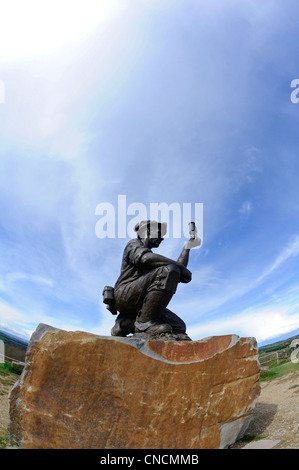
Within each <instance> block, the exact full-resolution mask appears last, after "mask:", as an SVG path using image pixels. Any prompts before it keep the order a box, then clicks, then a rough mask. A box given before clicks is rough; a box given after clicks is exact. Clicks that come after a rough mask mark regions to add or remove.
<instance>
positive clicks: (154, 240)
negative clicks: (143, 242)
mask: <svg viewBox="0 0 299 470" xmlns="http://www.w3.org/2000/svg"><path fill="white" fill-rule="evenodd" d="M149 240H150V244H151V246H152V247H153V248H157V247H158V246H159V245H160V243H162V242H163V240H164V238H150V239H149Z"/></svg>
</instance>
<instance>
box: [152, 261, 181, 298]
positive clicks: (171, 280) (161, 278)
mask: <svg viewBox="0 0 299 470" xmlns="http://www.w3.org/2000/svg"><path fill="white" fill-rule="evenodd" d="M180 276H181V272H180V268H179V267H178V266H176V265H175V264H169V265H167V266H163V267H162V268H161V270H160V272H159V274H158V275H157V278H156V283H155V284H156V285H155V287H156V288H157V289H158V290H162V291H166V292H171V293H172V294H174V293H175V292H176V288H177V285H178V283H179V282H180Z"/></svg>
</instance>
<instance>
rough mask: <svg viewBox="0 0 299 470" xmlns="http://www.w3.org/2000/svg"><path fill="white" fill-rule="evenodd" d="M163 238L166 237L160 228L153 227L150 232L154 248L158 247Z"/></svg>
mask: <svg viewBox="0 0 299 470" xmlns="http://www.w3.org/2000/svg"><path fill="white" fill-rule="evenodd" d="M163 240H164V238H163V237H162V236H161V232H160V231H159V230H158V229H155V228H154V229H153V228H151V231H150V234H149V242H150V245H151V246H152V247H153V248H157V247H158V246H159V245H160V243H161V242H162V241H163Z"/></svg>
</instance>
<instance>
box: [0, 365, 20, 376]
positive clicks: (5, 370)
mask: <svg viewBox="0 0 299 470" xmlns="http://www.w3.org/2000/svg"><path fill="white" fill-rule="evenodd" d="M21 373H22V369H21V368H20V367H16V366H12V365H11V364H9V363H8V362H4V363H1V364H0V375H2V376H6V375H9V374H14V375H21Z"/></svg>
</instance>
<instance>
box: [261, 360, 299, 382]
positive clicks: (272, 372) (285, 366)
mask: <svg viewBox="0 0 299 470" xmlns="http://www.w3.org/2000/svg"><path fill="white" fill-rule="evenodd" d="M290 372H299V362H297V363H294V362H286V361H282V362H280V363H279V364H273V365H272V366H270V368H269V370H267V371H262V372H261V374H260V381H261V382H264V381H269V380H273V379H277V378H278V377H281V376H283V375H285V374H289V373H290Z"/></svg>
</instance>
